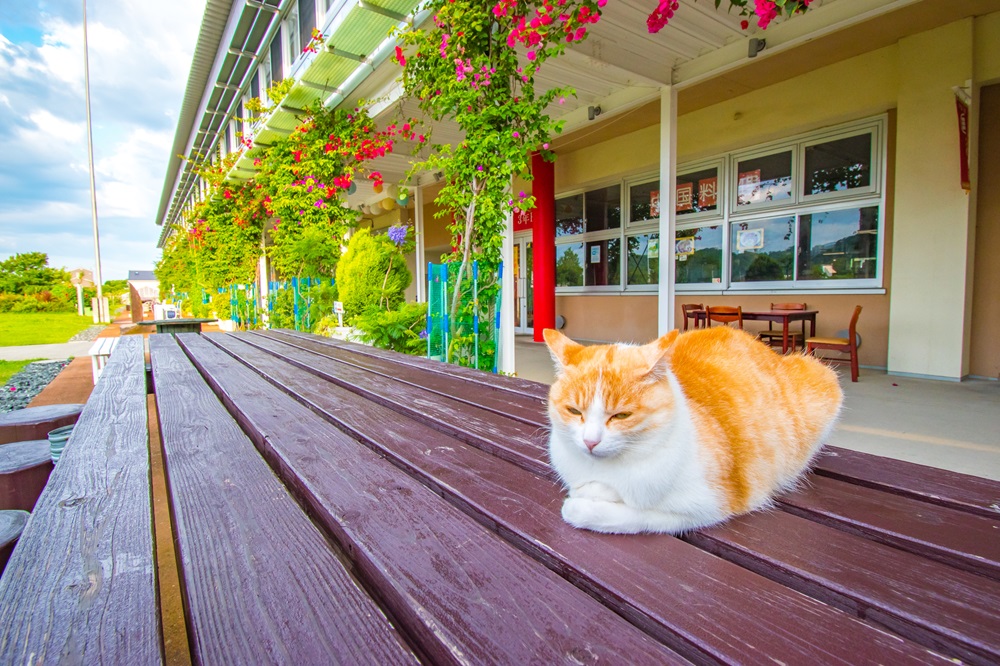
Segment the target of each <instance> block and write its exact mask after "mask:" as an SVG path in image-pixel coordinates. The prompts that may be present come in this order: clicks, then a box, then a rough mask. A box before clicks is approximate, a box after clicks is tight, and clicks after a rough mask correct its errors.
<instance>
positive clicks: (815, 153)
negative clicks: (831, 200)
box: [802, 132, 872, 195]
mask: <svg viewBox="0 0 1000 666" xmlns="http://www.w3.org/2000/svg"><path fill="white" fill-rule="evenodd" d="M871 184H872V134H871V132H866V133H865V134H861V135H858V136H852V137H848V138H846V139H836V140H834V141H827V142H825V143H817V144H813V145H811V146H806V151H805V182H804V183H803V190H802V191H803V193H804V194H806V195H809V194H822V193H824V192H842V191H845V190H852V189H857V188H869V187H871Z"/></svg>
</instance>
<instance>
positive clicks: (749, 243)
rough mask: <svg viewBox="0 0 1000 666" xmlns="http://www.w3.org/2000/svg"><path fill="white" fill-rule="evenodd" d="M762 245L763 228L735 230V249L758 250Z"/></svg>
mask: <svg viewBox="0 0 1000 666" xmlns="http://www.w3.org/2000/svg"><path fill="white" fill-rule="evenodd" d="M762 247H764V230H763V229H745V230H743V231H737V232H736V251H737V252H746V251H747V250H759V249H761V248H762Z"/></svg>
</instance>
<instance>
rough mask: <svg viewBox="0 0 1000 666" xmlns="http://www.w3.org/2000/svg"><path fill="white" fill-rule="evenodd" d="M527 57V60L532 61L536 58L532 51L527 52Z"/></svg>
mask: <svg viewBox="0 0 1000 666" xmlns="http://www.w3.org/2000/svg"><path fill="white" fill-rule="evenodd" d="M527 56H528V60H534V59H535V57H536V56H535V52H534V51H528V53H527Z"/></svg>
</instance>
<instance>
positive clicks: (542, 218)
mask: <svg viewBox="0 0 1000 666" xmlns="http://www.w3.org/2000/svg"><path fill="white" fill-rule="evenodd" d="M555 173H556V171H555V165H554V164H553V163H552V162H546V161H545V160H544V159H542V156H541V154H540V153H534V154H533V155H532V156H531V175H532V177H533V178H534V180H533V181H532V188H531V193H532V194H533V195H534V197H535V210H533V211H532V213H531V251H532V264H531V274H532V280H533V281H534V301H535V302H534V308H535V309H534V316H535V319H534V333H535V336H534V339H535V342H544V340H545V338H544V337H542V331H544V330H545V329H546V328H555V326H556V176H555Z"/></svg>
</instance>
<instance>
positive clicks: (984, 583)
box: [686, 511, 1000, 664]
mask: <svg viewBox="0 0 1000 666" xmlns="http://www.w3.org/2000/svg"><path fill="white" fill-rule="evenodd" d="M686 539H687V540H688V541H689V542H691V543H694V544H696V545H698V546H700V547H702V548H705V549H706V550H708V551H709V552H712V553H715V554H716V555H719V556H720V557H725V558H726V559H729V560H733V561H735V562H738V563H740V564H741V565H743V566H746V567H747V568H749V569H752V570H754V571H757V572H759V573H761V574H763V575H765V576H767V577H768V578H771V579H772V580H776V581H778V582H781V583H784V584H786V585H789V586H791V587H794V588H796V589H800V590H803V591H807V592H808V593H809V594H810V595H811V596H814V597H816V598H818V599H820V600H822V601H825V602H827V603H830V604H833V605H835V606H837V607H838V608H843V609H845V610H847V611H848V612H850V613H852V614H854V615H857V616H859V617H863V618H865V619H867V620H869V621H871V622H877V623H879V624H881V625H883V626H885V627H887V628H889V629H891V630H892V631H894V632H895V633H898V634H899V635H901V636H906V637H907V638H910V639H912V640H914V641H917V642H919V643H922V644H923V645H926V646H927V647H929V648H931V649H933V650H936V651H938V652H941V653H943V654H946V655H948V656H951V657H954V658H956V659H960V660H962V661H963V662H965V663H972V664H996V663H1000V613H998V609H1000V583H998V582H996V581H991V580H987V579H985V578H983V577H982V576H978V575H975V574H972V573H969V572H967V571H961V570H959V569H955V568H953V567H950V566H947V565H945V564H941V563H939V562H935V561H933V560H929V559H926V558H923V557H920V556H918V555H914V554H912V553H907V552H904V551H900V550H899V549H897V548H892V547H890V546H885V545H882V544H879V543H876V542H873V541H869V540H867V539H864V538H862V537H859V536H855V535H852V534H845V533H839V532H836V531H834V530H831V529H830V528H829V527H826V526H824V525H819V524H817V523H813V522H811V521H809V520H805V519H803V518H799V517H798V516H793V515H789V514H787V513H783V512H780V511H767V512H758V513H755V514H751V515H747V516H741V517H739V518H737V519H735V520H732V521H729V522H728V523H726V524H725V525H722V526H719V527H715V528H711V529H705V530H699V531H697V532H694V533H692V534H690V535H688V536H687V537H686Z"/></svg>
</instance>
